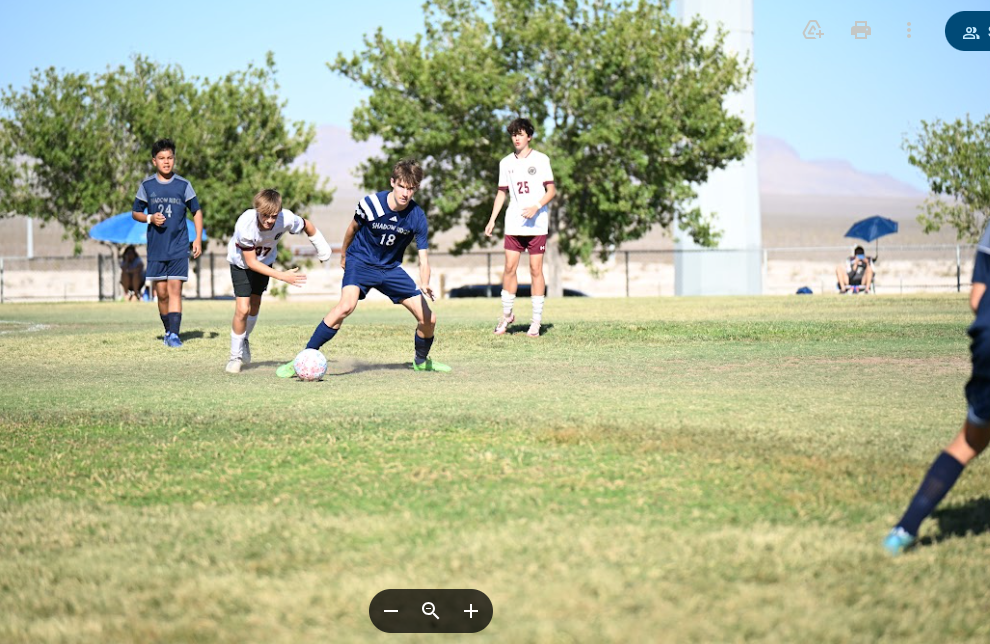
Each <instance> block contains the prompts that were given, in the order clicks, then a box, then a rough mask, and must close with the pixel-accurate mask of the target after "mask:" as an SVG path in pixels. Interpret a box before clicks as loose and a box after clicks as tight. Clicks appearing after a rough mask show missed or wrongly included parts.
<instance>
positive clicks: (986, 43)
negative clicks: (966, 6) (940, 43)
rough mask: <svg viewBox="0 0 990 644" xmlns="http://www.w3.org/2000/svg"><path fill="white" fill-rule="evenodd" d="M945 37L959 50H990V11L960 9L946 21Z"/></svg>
mask: <svg viewBox="0 0 990 644" xmlns="http://www.w3.org/2000/svg"><path fill="white" fill-rule="evenodd" d="M945 39H946V40H947V41H949V44H950V45H952V46H953V47H955V48H956V49H958V50H959V51H990V11H960V12H959V13H957V14H955V15H954V16H952V17H951V18H949V21H948V22H947V23H945Z"/></svg>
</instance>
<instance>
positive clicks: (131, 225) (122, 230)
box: [89, 212, 206, 245]
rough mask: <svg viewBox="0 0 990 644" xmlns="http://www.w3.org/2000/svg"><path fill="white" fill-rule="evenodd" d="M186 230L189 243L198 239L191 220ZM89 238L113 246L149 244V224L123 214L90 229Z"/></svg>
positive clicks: (128, 214)
mask: <svg viewBox="0 0 990 644" xmlns="http://www.w3.org/2000/svg"><path fill="white" fill-rule="evenodd" d="M186 230H187V231H188V232H189V243H190V244H191V243H192V241H193V240H194V239H196V226H195V225H194V224H193V222H192V220H191V219H188V218H187V219H186ZM89 236H90V237H92V238H93V239H95V240H97V241H104V242H110V243H111V244H136V245H142V244H147V243H148V224H144V223H141V222H140V221H135V220H134V218H133V217H131V213H129V212H122V213H120V214H119V215H114V216H113V217H110V218H109V219H104V220H103V221H101V222H100V223H98V224H96V225H95V226H93V227H92V228H90V229H89ZM203 241H206V231H205V230H204V231H203Z"/></svg>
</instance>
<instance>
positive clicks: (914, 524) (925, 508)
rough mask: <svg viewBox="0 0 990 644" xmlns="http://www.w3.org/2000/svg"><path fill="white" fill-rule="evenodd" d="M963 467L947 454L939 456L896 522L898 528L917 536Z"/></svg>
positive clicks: (943, 453) (954, 482)
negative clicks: (923, 523) (922, 523)
mask: <svg viewBox="0 0 990 644" xmlns="http://www.w3.org/2000/svg"><path fill="white" fill-rule="evenodd" d="M963 467H964V466H963V464H962V463H960V462H959V461H957V460H956V459H954V458H953V457H952V456H950V455H949V453H948V452H942V453H941V454H939V455H938V458H936V459H935V462H934V463H932V466H931V468H929V470H928V474H926V475H925V478H924V480H923V481H922V482H921V487H919V488H918V491H917V492H916V493H915V495H914V498H913V499H911V504H910V505H909V506H908V509H907V511H906V512H905V513H904V516H903V517H901V520H900V521H898V523H897V525H898V527H901V528H904V529H905V530H906V531H907V532H909V533H911V534H912V535H914V536H918V528H920V527H921V522H922V521H924V520H925V519H926V518H927V517H928V515H930V514H931V513H932V512H933V511H934V510H935V507H936V506H937V505H938V504H939V502H940V501H941V500H942V499H943V498H945V495H946V494H948V492H949V490H951V489H952V486H953V485H955V484H956V480H957V479H958V478H959V475H960V474H962V471H963Z"/></svg>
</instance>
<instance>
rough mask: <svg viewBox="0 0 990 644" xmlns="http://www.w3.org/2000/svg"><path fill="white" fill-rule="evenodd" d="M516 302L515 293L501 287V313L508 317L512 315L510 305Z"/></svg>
mask: <svg viewBox="0 0 990 644" xmlns="http://www.w3.org/2000/svg"><path fill="white" fill-rule="evenodd" d="M515 303H516V294H515V293H510V292H508V291H507V290H505V289H504V288H503V289H502V315H504V316H505V317H509V316H510V315H512V305H513V304H515Z"/></svg>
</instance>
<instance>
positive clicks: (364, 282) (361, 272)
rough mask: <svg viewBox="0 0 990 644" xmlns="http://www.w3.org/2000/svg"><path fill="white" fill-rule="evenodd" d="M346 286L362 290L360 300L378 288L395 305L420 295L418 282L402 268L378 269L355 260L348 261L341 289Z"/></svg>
mask: <svg viewBox="0 0 990 644" xmlns="http://www.w3.org/2000/svg"><path fill="white" fill-rule="evenodd" d="M344 286H357V287H358V288H359V289H361V296H360V297H359V298H358V299H360V300H363V299H364V298H365V297H367V295H368V291H369V290H371V289H373V288H376V289H378V290H379V291H381V292H382V293H383V294H385V295H386V296H388V298H389V299H390V300H392V303H393V304H398V303H399V302H401V301H402V300H407V299H409V298H410V297H415V296H417V295H419V288H418V287H417V286H416V282H414V281H413V280H412V278H411V277H409V274H408V273H406V272H405V271H404V270H402V267H401V266H396V267H395V268H377V267H375V266H368V265H367V264H362V263H361V262H358V261H355V260H353V259H348V260H347V264H346V265H345V266H344V281H343V283H342V284H341V288H343V287H344Z"/></svg>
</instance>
